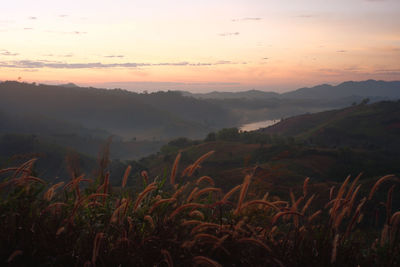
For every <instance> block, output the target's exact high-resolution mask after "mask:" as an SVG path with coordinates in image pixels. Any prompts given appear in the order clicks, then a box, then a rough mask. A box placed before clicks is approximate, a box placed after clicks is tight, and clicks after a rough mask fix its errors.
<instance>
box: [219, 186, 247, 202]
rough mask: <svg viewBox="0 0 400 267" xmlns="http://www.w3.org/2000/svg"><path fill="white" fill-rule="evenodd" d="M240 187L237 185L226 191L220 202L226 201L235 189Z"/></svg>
mask: <svg viewBox="0 0 400 267" xmlns="http://www.w3.org/2000/svg"><path fill="white" fill-rule="evenodd" d="M240 188H242V185H241V184H240V185H237V186H235V187H234V188H232V189H231V190H230V191H229V192H228V193H226V194H225V196H224V197H223V198H222V200H221V202H222V203H224V202H226V201H227V200H228V199H229V198H230V197H231V196H232V195H233V193H235V192H236V191H238V190H239V189H240Z"/></svg>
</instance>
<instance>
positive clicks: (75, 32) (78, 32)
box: [46, 31, 87, 35]
mask: <svg viewBox="0 0 400 267" xmlns="http://www.w3.org/2000/svg"><path fill="white" fill-rule="evenodd" d="M46 32H48V33H58V34H76V35H82V34H87V32H81V31H70V32H58V31H46Z"/></svg>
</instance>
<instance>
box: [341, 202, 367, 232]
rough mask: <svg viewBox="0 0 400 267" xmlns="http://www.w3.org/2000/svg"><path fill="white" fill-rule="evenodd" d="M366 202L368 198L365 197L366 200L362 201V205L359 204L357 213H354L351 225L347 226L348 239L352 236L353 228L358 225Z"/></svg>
mask: <svg viewBox="0 0 400 267" xmlns="http://www.w3.org/2000/svg"><path fill="white" fill-rule="evenodd" d="M365 202H367V198H365V197H364V198H363V199H362V200H361V201H360V203H359V204H358V206H357V208H356V211H355V212H354V215H353V217H352V218H351V220H350V223H349V225H348V226H347V229H346V233H345V236H346V237H347V236H349V235H350V232H351V230H352V229H353V226H354V224H355V223H356V221H357V218H359V217H360V214H361V208H362V207H363V206H364V204H365Z"/></svg>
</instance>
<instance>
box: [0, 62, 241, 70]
mask: <svg viewBox="0 0 400 267" xmlns="http://www.w3.org/2000/svg"><path fill="white" fill-rule="evenodd" d="M225 64H246V62H243V63H235V62H231V61H225V60H221V61H216V62H213V63H208V62H198V63H193V62H187V61H182V62H161V63H137V62H126V63H101V62H92V63H66V62H59V61H47V60H38V61H34V60H19V61H3V62H1V61H0V67H3V68H18V69H41V68H52V69H107V68H140V67H157V66H215V65H225Z"/></svg>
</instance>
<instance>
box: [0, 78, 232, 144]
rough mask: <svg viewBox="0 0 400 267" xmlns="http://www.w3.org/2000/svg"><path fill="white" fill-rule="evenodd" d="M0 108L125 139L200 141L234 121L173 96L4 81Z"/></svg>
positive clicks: (223, 113)
mask: <svg viewBox="0 0 400 267" xmlns="http://www.w3.org/2000/svg"><path fill="white" fill-rule="evenodd" d="M0 105H1V109H2V110H3V111H5V112H7V113H10V114H16V115H25V114H30V116H38V117H42V116H45V117H51V118H52V119H55V120H64V121H68V122H70V123H74V124H81V125H84V126H85V127H86V128H93V129H104V130H106V131H109V132H111V133H113V134H117V135H120V136H123V137H125V138H129V139H130V138H133V137H136V138H137V139H147V140H152V139H165V138H170V137H177V136H189V137H192V138H199V137H203V136H204V135H205V134H206V133H207V132H209V131H210V130H212V129H216V128H219V127H224V126H229V125H231V126H232V125H234V123H235V121H237V120H236V119H235V118H234V117H233V116H232V115H231V114H230V112H229V111H227V110H225V109H223V108H220V107H218V106H216V105H212V104H210V103H207V102H204V101H200V100H196V99H193V98H185V97H183V96H181V95H180V94H179V93H174V92H159V93H152V94H136V93H132V92H128V91H124V90H120V89H116V90H104V89H94V88H82V87H68V88H66V87H62V86H48V85H35V84H26V83H17V82H3V83H0ZM22 107H23V108H22Z"/></svg>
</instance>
